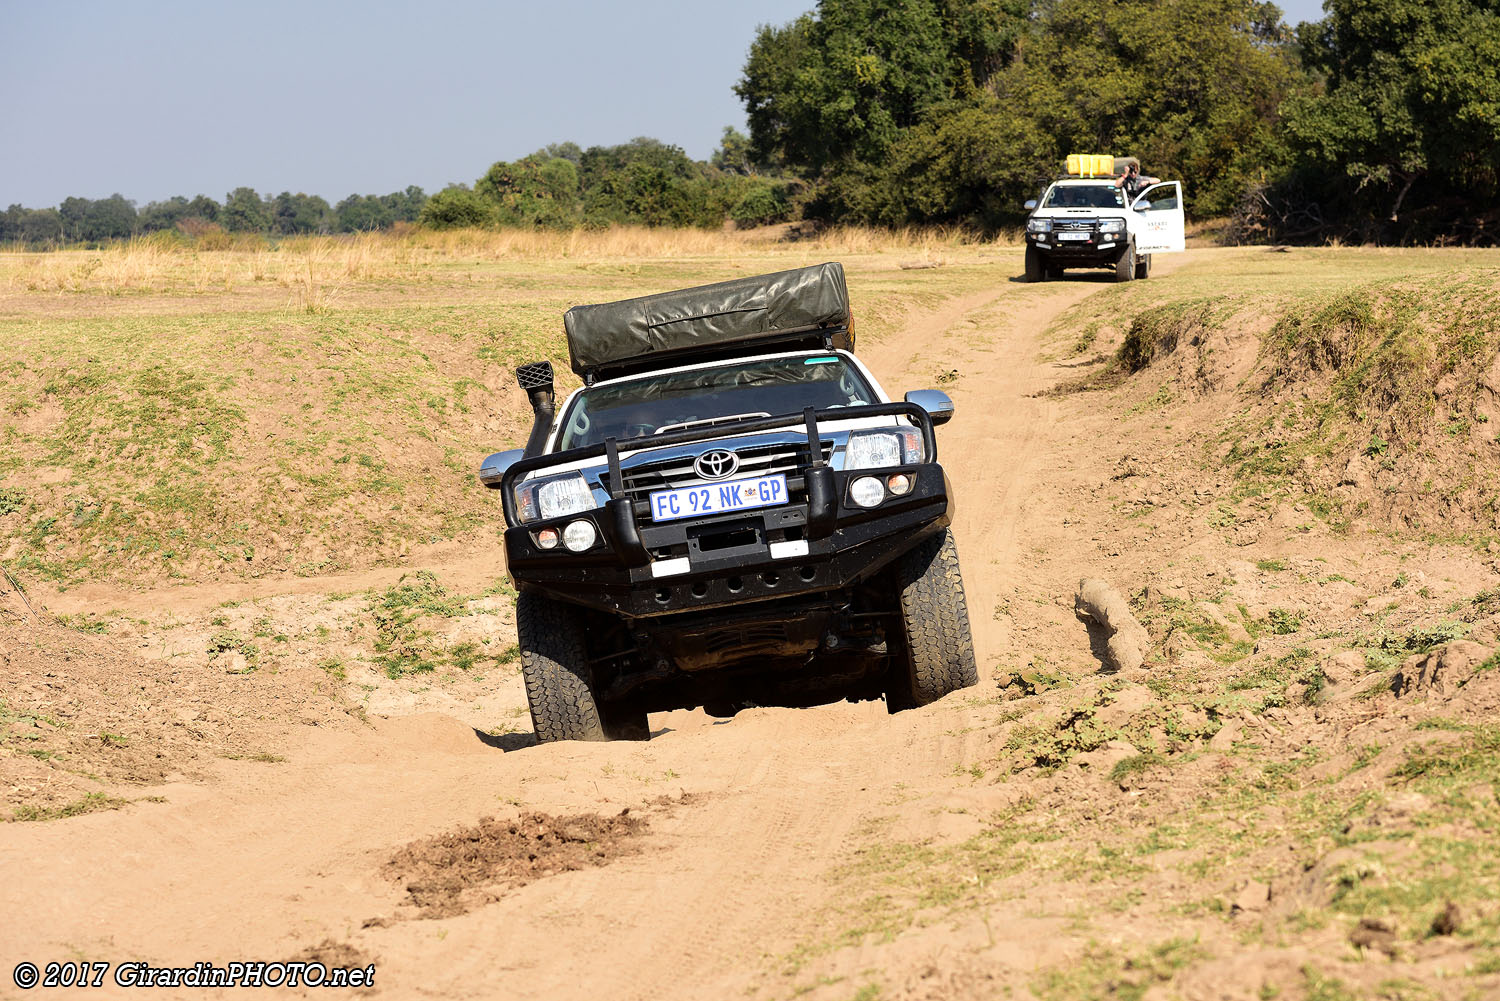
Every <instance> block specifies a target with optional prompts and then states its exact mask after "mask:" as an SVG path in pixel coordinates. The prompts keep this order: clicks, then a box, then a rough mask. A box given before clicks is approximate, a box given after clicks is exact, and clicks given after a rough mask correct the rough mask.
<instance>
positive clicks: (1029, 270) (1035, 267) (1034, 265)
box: [1026, 243, 1047, 282]
mask: <svg viewBox="0 0 1500 1001" xmlns="http://www.w3.org/2000/svg"><path fill="white" fill-rule="evenodd" d="M1026 280H1027V281H1028V282H1044V281H1046V280H1047V262H1046V261H1044V260H1042V252H1041V251H1040V250H1037V249H1036V246H1035V245H1034V244H1030V243H1028V244H1027V245H1026Z"/></svg>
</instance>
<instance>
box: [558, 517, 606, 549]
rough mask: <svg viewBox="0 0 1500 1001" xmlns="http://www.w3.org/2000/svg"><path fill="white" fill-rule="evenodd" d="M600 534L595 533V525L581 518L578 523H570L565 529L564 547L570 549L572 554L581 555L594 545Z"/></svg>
mask: <svg viewBox="0 0 1500 1001" xmlns="http://www.w3.org/2000/svg"><path fill="white" fill-rule="evenodd" d="M598 537H599V533H597V532H595V531H594V524H593V522H590V521H585V520H583V519H582V518H579V519H578V520H577V521H572V522H569V523H568V527H567V528H565V529H563V545H565V546H567V547H568V552H570V553H581V552H583V551H584V550H585V549H587V548H589V547H590V546H592V545H593V544H594V540H595V539H597V538H598Z"/></svg>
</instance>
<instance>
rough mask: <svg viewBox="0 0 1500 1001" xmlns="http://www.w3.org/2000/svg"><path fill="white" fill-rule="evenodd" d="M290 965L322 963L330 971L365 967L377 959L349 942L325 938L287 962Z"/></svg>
mask: <svg viewBox="0 0 1500 1001" xmlns="http://www.w3.org/2000/svg"><path fill="white" fill-rule="evenodd" d="M287 962H290V963H321V964H323V965H324V966H325V967H327V968H329V969H334V968H335V967H340V968H343V969H351V968H354V967H365V966H369V965H371V964H372V963H374V962H375V957H374V956H372V955H370V954H369V953H367V952H364V951H363V950H361V949H358V948H355V947H354V946H352V945H350V944H349V943H348V942H337V941H334V940H333V939H331V938H325V939H324V940H323V941H321V942H319V943H318V944H317V945H310V946H308V947H307V948H306V949H303V950H302V951H301V952H299V953H297V955H295V956H293V957H292V958H291V959H289V960H287Z"/></svg>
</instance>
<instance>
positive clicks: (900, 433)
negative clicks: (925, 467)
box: [844, 428, 926, 469]
mask: <svg viewBox="0 0 1500 1001" xmlns="http://www.w3.org/2000/svg"><path fill="white" fill-rule="evenodd" d="M923 452H924V449H923V448H922V432H921V431H919V430H917V429H916V428H889V429H882V430H879V431H855V432H853V433H851V434H850V435H849V443H848V444H847V445H845V446H844V468H845V469H883V468H884V467H886V466H906V465H910V464H912V463H916V462H922V461H923V460H924V459H925V458H926V456H925V455H924V454H923Z"/></svg>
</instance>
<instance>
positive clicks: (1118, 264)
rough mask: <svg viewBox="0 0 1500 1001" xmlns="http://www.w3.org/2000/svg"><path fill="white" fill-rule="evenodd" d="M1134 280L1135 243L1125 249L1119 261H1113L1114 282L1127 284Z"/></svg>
mask: <svg viewBox="0 0 1500 1001" xmlns="http://www.w3.org/2000/svg"><path fill="white" fill-rule="evenodd" d="M1133 278H1135V243H1134V242H1131V243H1130V244H1128V245H1127V246H1126V247H1125V251H1124V253H1122V254H1120V259H1119V260H1117V261H1115V281H1117V282H1128V281H1130V280H1131V279H1133Z"/></svg>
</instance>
